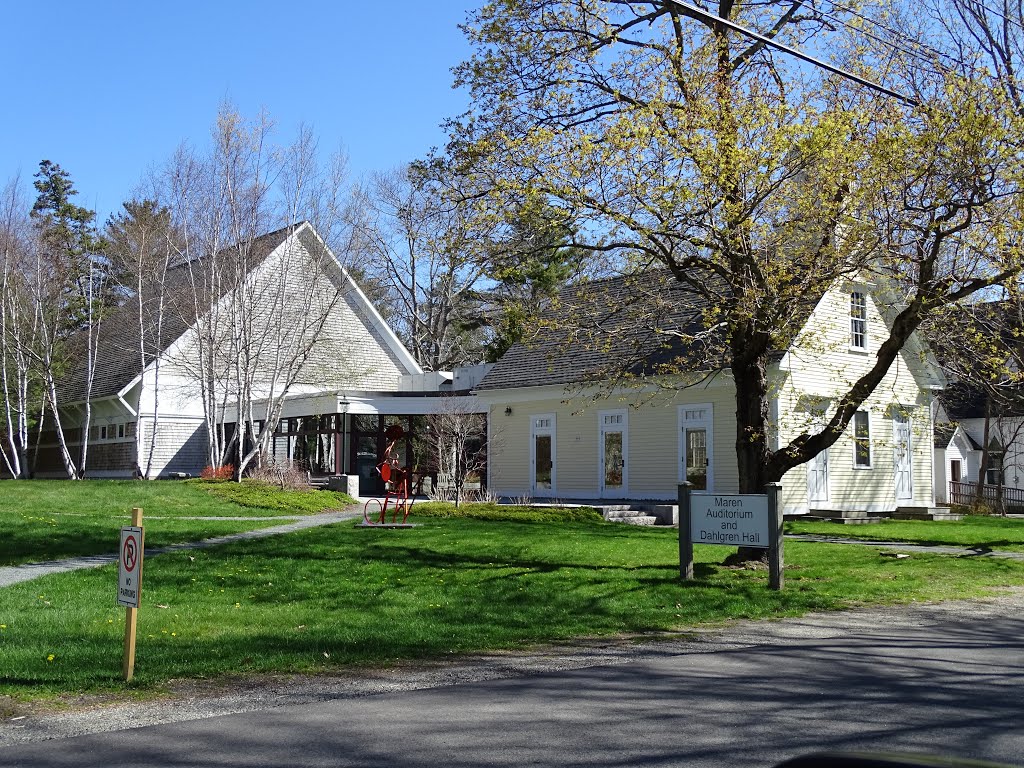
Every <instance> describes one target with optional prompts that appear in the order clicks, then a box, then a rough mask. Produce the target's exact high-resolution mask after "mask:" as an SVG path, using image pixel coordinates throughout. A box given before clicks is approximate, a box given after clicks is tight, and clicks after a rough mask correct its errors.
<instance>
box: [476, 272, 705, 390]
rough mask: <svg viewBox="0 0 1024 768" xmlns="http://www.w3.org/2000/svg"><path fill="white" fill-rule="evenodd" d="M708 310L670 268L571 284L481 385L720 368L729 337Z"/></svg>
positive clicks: (522, 384) (542, 383)
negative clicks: (725, 337) (713, 323)
mask: <svg viewBox="0 0 1024 768" xmlns="http://www.w3.org/2000/svg"><path fill="white" fill-rule="evenodd" d="M709 309H710V308H709V304H708V302H707V300H706V299H705V298H704V297H703V296H701V295H700V294H698V293H696V292H694V291H692V290H691V289H689V288H687V287H685V286H684V285H682V284H681V283H680V282H678V281H677V280H675V279H674V278H673V277H672V275H671V274H670V273H669V272H667V271H663V270H650V271H647V272H642V273H638V274H635V275H627V276H623V277H616V278H610V279H607V280H597V281H594V282H588V283H582V284H579V285H575V286H572V287H570V288H567V289H566V290H564V291H563V292H562V293H561V294H560V295H559V297H558V298H557V300H555V301H554V302H553V303H552V304H551V306H550V307H548V308H547V309H546V310H545V312H544V313H543V315H542V316H541V318H540V322H539V323H538V325H537V327H536V328H535V329H534V331H533V332H532V333H531V335H530V336H529V338H527V339H525V340H524V341H521V342H518V343H517V344H515V345H513V346H512V348H511V349H509V350H508V352H506V353H505V354H504V355H503V356H502V358H501V359H500V360H499V361H498V362H497V363H496V364H495V366H494V367H493V368H492V369H491V370H490V372H488V374H487V375H486V376H485V377H484V379H483V381H482V382H481V383H480V384H479V385H478V386H477V387H476V389H477V390H478V391H483V390H491V389H506V388H513V387H516V388H518V387H536V386H546V385H560V384H572V383H577V382H586V381H600V380H608V379H613V378H633V379H636V378H640V377H645V376H652V375H657V374H664V373H671V372H675V371H679V370H691V371H707V370H717V369H720V368H722V367H723V366H724V362H725V350H724V345H723V343H722V341H723V338H722V335H721V333H719V332H718V329H717V328H712V329H711V330H709V329H708V317H709Z"/></svg>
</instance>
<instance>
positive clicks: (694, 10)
mask: <svg viewBox="0 0 1024 768" xmlns="http://www.w3.org/2000/svg"><path fill="white" fill-rule="evenodd" d="M666 2H667V3H668V4H669V5H674V6H676V7H678V8H681V9H682V10H683V11H685V12H686V13H687V15H690V16H695V17H697V18H699V19H703V20H704V21H710V22H713V23H715V24H721V25H722V26H725V27H728V28H729V29H731V30H733V31H734V32H739V33H740V34H741V35H745V36H746V37H749V38H750V39H751V40H756V41H758V42H759V43H764V44H765V45H768V46H771V47H772V48H776V49H778V50H780V51H782V52H783V53H788V54H789V55H790V56H795V57H796V58H798V59H801V60H802V61H806V62H807V63H808V64H813V65H814V66H816V67H820V68H821V69H824V70H826V71H827V72H831V73H832V74H834V75H839V76H840V77H843V78H846V79H847V80H852V81H853V82H855V83H858V84H859V85H863V86H865V87H866V88H870V89H871V90H874V91H878V92H879V93H884V94H885V95H886V96H892V97H893V98H894V99H898V100H899V101H902V102H903V103H904V104H909V105H910V106H912V107H917V106H920V102H919V101H917V99H913V98H911V97H910V96H905V95H903V94H902V93H899V92H898V91H894V90H892V89H890V88H886V87H885V86H884V85H880V84H879V83H876V82H873V81H871V80H868V79H867V78H864V77H861V76H860V75H855V74H854V73H853V72H848V71H847V70H845V69H841V68H839V67H836V66H833V65H832V64H829V63H828V62H827V61H822V60H821V59H818V58H815V57H814V56H811V55H810V54H807V53H804V52H803V51H801V50H798V49H796V48H792V47H790V46H788V45H784V44H783V43H780V42H778V41H776V40H773V39H772V38H770V37H766V36H764V35H762V34H761V33H760V32H754V31H753V30H750V29H747V28H746V27H744V26H742V25H740V24H737V23H736V22H734V21H730V20H728V19H723V18H722V17H721V16H717V15H715V14H713V13H711V12H709V11H705V10H704V9H702V8H698V7H697V6H695V5H691V4H690V3H687V2H683V0H666Z"/></svg>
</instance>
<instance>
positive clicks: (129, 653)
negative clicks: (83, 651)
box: [117, 507, 145, 682]
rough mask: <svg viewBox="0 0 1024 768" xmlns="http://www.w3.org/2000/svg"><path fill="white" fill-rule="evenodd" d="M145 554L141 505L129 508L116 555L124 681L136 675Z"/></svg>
mask: <svg viewBox="0 0 1024 768" xmlns="http://www.w3.org/2000/svg"><path fill="white" fill-rule="evenodd" d="M144 553H145V531H144V529H143V528H142V508H141V507H135V508H134V509H133V510H132V524H131V525H130V526H125V527H124V528H122V529H121V549H120V553H119V555H118V585H117V604H118V605H123V606H126V607H127V609H128V612H127V613H126V614H125V620H124V661H123V663H122V665H121V671H122V673H123V675H124V679H125V682H128V681H130V680H131V679H132V675H134V674H135V627H136V623H137V621H138V615H137V614H138V610H139V605H140V603H141V602H142V560H143V554H144Z"/></svg>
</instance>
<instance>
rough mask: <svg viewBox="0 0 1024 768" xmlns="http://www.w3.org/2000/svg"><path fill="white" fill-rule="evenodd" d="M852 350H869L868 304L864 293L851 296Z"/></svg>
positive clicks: (857, 292) (853, 293)
mask: <svg viewBox="0 0 1024 768" xmlns="http://www.w3.org/2000/svg"><path fill="white" fill-rule="evenodd" d="M850 348H851V349H867V348H868V302H867V296H866V295H865V294H864V292H863V291H853V292H852V293H851V294H850Z"/></svg>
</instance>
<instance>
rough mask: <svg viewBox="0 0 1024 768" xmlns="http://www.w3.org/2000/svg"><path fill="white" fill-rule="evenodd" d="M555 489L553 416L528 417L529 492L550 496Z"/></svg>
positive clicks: (548, 414) (550, 414) (549, 414)
mask: <svg viewBox="0 0 1024 768" xmlns="http://www.w3.org/2000/svg"><path fill="white" fill-rule="evenodd" d="M554 490H555V416H554V414H552V413H546V414H542V415H540V416H531V417H530V493H531V494H532V495H534V496H550V495H551V494H552V493H553V492H554Z"/></svg>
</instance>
